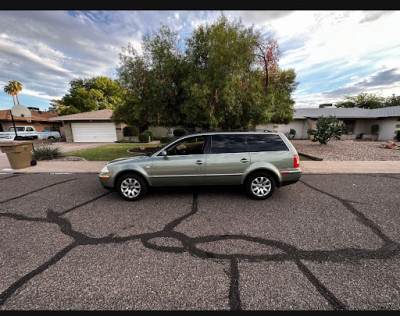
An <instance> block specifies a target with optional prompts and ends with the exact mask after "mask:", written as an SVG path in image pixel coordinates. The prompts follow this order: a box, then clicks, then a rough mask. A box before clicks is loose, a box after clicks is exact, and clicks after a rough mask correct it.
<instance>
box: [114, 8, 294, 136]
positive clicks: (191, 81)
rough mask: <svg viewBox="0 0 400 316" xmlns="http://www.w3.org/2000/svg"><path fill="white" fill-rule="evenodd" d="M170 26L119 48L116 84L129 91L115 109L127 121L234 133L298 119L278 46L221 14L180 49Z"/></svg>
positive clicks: (116, 115) (290, 80)
mask: <svg viewBox="0 0 400 316" xmlns="http://www.w3.org/2000/svg"><path fill="white" fill-rule="evenodd" d="M179 44H180V43H179V41H178V37H177V35H176V33H174V32H172V31H171V30H170V29H169V28H168V27H167V26H162V27H161V28H160V29H159V30H158V31H157V32H153V33H152V34H151V35H146V36H144V37H143V43H142V53H141V54H139V53H138V52H137V50H135V49H134V48H133V46H132V45H130V44H128V46H127V47H124V48H123V49H122V53H121V54H120V66H119V67H118V69H117V71H118V80H119V82H120V83H121V84H122V85H123V86H124V87H125V88H126V90H127V91H128V92H127V93H126V94H125V98H124V100H123V102H122V104H121V105H119V106H117V107H116V109H115V111H114V118H115V119H123V120H125V121H126V122H130V124H138V125H142V126H143V125H145V124H152V125H153V124H154V125H163V126H173V125H185V126H191V127H193V126H202V127H204V128H223V129H237V128H242V127H244V128H247V127H249V125H250V124H251V125H256V124H260V123H268V122H269V121H271V120H272V119H273V120H276V121H277V122H281V123H284V122H289V121H291V120H292V119H293V104H294V101H293V100H292V98H291V93H292V92H293V91H294V89H295V88H296V86H297V82H296V81H295V77H296V75H295V72H294V70H293V69H289V70H281V69H280V68H279V65H278V60H279V56H280V51H279V47H278V44H277V41H276V40H274V39H273V38H271V37H266V38H263V37H261V35H260V33H259V32H255V31H254V29H253V27H246V26H244V25H243V24H242V22H241V21H240V20H235V21H229V20H228V19H227V18H226V17H225V16H224V15H221V16H220V17H219V18H218V20H217V21H216V22H214V23H209V24H204V25H200V26H199V27H198V28H196V29H195V30H194V32H193V33H192V36H191V37H189V38H188V39H186V47H185V49H184V50H179V49H178V47H179Z"/></svg>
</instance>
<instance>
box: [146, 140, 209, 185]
mask: <svg viewBox="0 0 400 316" xmlns="http://www.w3.org/2000/svg"><path fill="white" fill-rule="evenodd" d="M205 143H206V137H205V136H194V137H188V138H185V139H183V140H182V141H180V142H178V143H175V144H174V145H172V146H169V147H166V150H165V151H164V153H165V155H163V154H162V153H160V154H159V155H158V156H156V157H153V161H152V165H151V168H150V170H148V174H149V176H150V179H151V182H152V185H153V186H185V185H201V184H204V182H205V155H204V148H205Z"/></svg>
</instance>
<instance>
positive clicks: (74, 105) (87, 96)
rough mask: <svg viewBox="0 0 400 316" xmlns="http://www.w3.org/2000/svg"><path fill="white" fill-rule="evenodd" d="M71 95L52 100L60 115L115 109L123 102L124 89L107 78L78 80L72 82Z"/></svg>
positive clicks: (116, 82)
mask: <svg viewBox="0 0 400 316" xmlns="http://www.w3.org/2000/svg"><path fill="white" fill-rule="evenodd" d="M70 85H71V88H70V89H69V93H68V94H66V95H64V96H63V97H62V98H61V100H57V99H55V100H52V103H51V105H52V106H55V107H56V108H57V112H58V114H59V115H66V114H75V113H81V112H89V111H97V110H103V109H113V108H114V107H115V106H116V105H118V104H120V103H121V102H122V97H123V94H124V89H123V88H122V87H121V85H120V84H119V82H118V81H116V80H113V79H110V78H107V77H102V76H99V77H93V78H86V79H82V78H78V79H74V80H72V81H71V82H70Z"/></svg>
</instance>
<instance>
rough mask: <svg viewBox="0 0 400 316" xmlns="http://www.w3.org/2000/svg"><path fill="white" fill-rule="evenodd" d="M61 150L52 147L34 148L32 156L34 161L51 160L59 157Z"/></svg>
mask: <svg viewBox="0 0 400 316" xmlns="http://www.w3.org/2000/svg"><path fill="white" fill-rule="evenodd" d="M61 156H62V154H61V150H60V148H58V147H52V146H41V147H37V148H35V150H34V151H33V154H32V159H34V160H51V159H54V158H58V157H61Z"/></svg>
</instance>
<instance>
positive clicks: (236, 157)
mask: <svg viewBox="0 0 400 316" xmlns="http://www.w3.org/2000/svg"><path fill="white" fill-rule="evenodd" d="M208 147H209V149H208V153H207V156H206V179H207V181H206V182H207V184H240V181H241V177H242V175H243V173H244V172H245V170H246V169H247V168H248V167H249V166H250V155H249V153H248V152H247V146H246V143H245V136H244V135H241V134H236V135H234V134H219V135H213V136H212V137H211V139H210V144H209V146H208Z"/></svg>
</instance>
